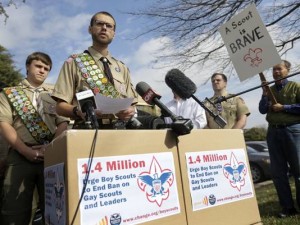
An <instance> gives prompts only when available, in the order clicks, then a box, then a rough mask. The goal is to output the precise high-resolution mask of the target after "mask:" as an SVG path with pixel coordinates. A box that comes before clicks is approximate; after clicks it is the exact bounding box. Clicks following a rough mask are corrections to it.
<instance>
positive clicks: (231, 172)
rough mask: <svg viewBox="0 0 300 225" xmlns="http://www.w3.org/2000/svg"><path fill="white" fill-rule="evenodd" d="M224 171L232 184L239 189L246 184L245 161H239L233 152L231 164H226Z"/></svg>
mask: <svg viewBox="0 0 300 225" xmlns="http://www.w3.org/2000/svg"><path fill="white" fill-rule="evenodd" d="M223 173H224V175H225V177H226V178H227V179H228V180H229V181H230V185H231V186H232V187H234V188H237V189H238V190H239V191H240V190H241V187H242V186H244V185H245V175H246V173H247V169H246V166H245V164H244V163H243V162H238V161H237V159H236V157H235V155H234V154H233V153H231V157H230V164H229V163H227V164H225V165H224V170H223Z"/></svg>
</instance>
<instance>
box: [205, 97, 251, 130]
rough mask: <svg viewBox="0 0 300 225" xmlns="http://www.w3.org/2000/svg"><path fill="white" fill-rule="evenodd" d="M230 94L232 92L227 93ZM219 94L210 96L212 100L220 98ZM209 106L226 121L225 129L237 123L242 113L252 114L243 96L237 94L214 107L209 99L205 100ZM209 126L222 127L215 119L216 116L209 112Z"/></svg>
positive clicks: (207, 116) (213, 127)
mask: <svg viewBox="0 0 300 225" xmlns="http://www.w3.org/2000/svg"><path fill="white" fill-rule="evenodd" d="M228 96H230V94H225V97H228ZM218 97H219V96H214V97H212V98H210V101H211V102H214V101H215V100H217V99H218ZM205 105H206V107H207V108H209V109H210V110H211V111H212V112H213V113H214V114H215V115H220V116H221V117H222V118H223V119H224V120H225V121H226V122H227V124H226V126H224V128H223V129H231V128H232V127H233V125H234V124H235V123H236V121H237V118H238V117H239V116H241V115H247V116H249V115H250V112H249V109H248V107H247V106H246V104H245V102H244V100H243V99H242V98H241V97H238V96H235V97H233V98H229V99H227V100H226V101H222V102H221V103H216V104H215V106H216V107H214V106H213V105H212V104H210V103H209V102H208V101H206V102H205ZM206 118H207V126H209V127H208V128H210V129H221V127H220V126H219V125H218V124H217V123H216V122H215V121H214V118H213V117H212V116H210V115H209V114H207V115H206Z"/></svg>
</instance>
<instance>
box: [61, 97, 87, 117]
mask: <svg viewBox="0 0 300 225" xmlns="http://www.w3.org/2000/svg"><path fill="white" fill-rule="evenodd" d="M74 107H75V106H74V105H71V104H69V103H67V102H65V101H62V100H60V99H59V100H57V104H56V113H57V114H58V115H60V116H64V117H68V118H72V119H76V117H79V118H82V119H84V117H85V114H84V113H82V112H81V110H80V109H79V108H78V107H77V110H75V111H76V112H75V111H74ZM76 115H77V116H76Z"/></svg>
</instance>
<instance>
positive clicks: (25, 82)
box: [19, 78, 51, 91]
mask: <svg viewBox="0 0 300 225" xmlns="http://www.w3.org/2000/svg"><path fill="white" fill-rule="evenodd" d="M19 86H21V87H23V88H27V89H30V90H32V91H34V90H35V89H38V90H39V91H50V90H51V87H50V85H49V86H48V85H46V84H44V83H43V84H42V85H40V86H39V87H33V86H31V84H30V83H29V82H28V80H27V79H26V78H25V79H24V80H22V81H21V83H20V84H19Z"/></svg>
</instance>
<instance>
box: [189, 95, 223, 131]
mask: <svg viewBox="0 0 300 225" xmlns="http://www.w3.org/2000/svg"><path fill="white" fill-rule="evenodd" d="M191 97H192V98H193V99H194V100H195V101H196V102H197V103H198V104H199V105H200V106H201V107H202V108H203V109H204V110H205V111H206V112H208V113H209V115H210V116H211V117H213V118H214V121H215V122H216V123H217V124H218V125H219V126H220V127H222V128H223V127H225V126H226V124H227V122H226V120H224V119H223V118H222V117H221V116H220V115H218V114H214V113H213V111H211V110H210V109H209V108H207V107H206V106H205V105H204V103H203V102H201V101H200V100H199V99H198V98H196V97H195V96H194V95H192V96H191Z"/></svg>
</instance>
